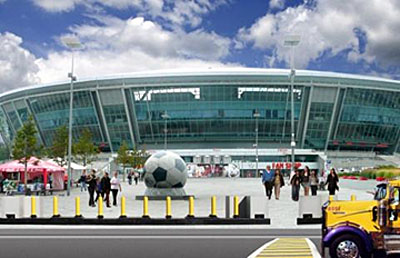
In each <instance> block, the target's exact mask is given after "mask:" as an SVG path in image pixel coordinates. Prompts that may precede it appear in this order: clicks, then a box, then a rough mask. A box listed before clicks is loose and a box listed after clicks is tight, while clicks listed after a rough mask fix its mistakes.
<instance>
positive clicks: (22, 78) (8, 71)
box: [0, 32, 39, 91]
mask: <svg viewBox="0 0 400 258" xmlns="http://www.w3.org/2000/svg"><path fill="white" fill-rule="evenodd" d="M21 44H22V39H21V38H20V37H18V36H16V35H14V34H12V33H9V32H5V33H3V34H2V33H0V91H7V90H11V89H15V88H18V87H21V86H23V85H28V84H34V83H37V82H38V81H39V78H38V77H37V75H36V73H37V72H38V71H39V68H38V66H37V65H36V64H35V59H36V58H35V56H34V55H32V54H31V53H30V52H29V51H27V50H26V49H24V48H23V47H21Z"/></svg>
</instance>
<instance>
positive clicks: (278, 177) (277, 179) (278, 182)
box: [273, 169, 285, 200]
mask: <svg viewBox="0 0 400 258" xmlns="http://www.w3.org/2000/svg"><path fill="white" fill-rule="evenodd" d="M273 182H274V190H275V199H277V200H279V196H280V194H281V187H282V186H284V185H285V181H283V176H282V173H281V171H280V170H279V169H277V170H275V176H274V180H273Z"/></svg>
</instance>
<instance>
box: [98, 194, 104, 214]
mask: <svg viewBox="0 0 400 258" xmlns="http://www.w3.org/2000/svg"><path fill="white" fill-rule="evenodd" d="M97 205H99V209H98V214H97V218H98V219H102V218H104V215H103V198H102V197H101V196H100V197H99V201H98V203H97Z"/></svg>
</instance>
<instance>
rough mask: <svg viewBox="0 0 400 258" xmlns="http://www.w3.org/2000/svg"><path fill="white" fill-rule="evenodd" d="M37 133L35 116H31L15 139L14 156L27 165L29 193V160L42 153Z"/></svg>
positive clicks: (25, 177) (26, 179) (25, 182)
mask: <svg viewBox="0 0 400 258" xmlns="http://www.w3.org/2000/svg"><path fill="white" fill-rule="evenodd" d="M36 133H37V131H36V127H35V124H34V122H33V118H32V116H30V117H29V118H28V120H27V121H26V122H25V123H24V125H23V126H22V127H21V128H20V129H19V130H18V132H17V136H16V137H15V139H14V146H13V150H12V155H13V158H14V159H17V160H19V162H21V163H23V164H24V166H25V170H24V184H25V193H27V190H28V187H27V183H28V161H29V159H30V158H31V157H33V156H38V155H40V152H41V150H42V148H41V146H39V144H38V142H37V138H36Z"/></svg>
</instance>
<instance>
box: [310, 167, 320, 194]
mask: <svg viewBox="0 0 400 258" xmlns="http://www.w3.org/2000/svg"><path fill="white" fill-rule="evenodd" d="M318 184H319V179H318V176H317V173H316V172H315V170H312V171H311V175H310V185H311V195H317V190H318Z"/></svg>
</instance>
